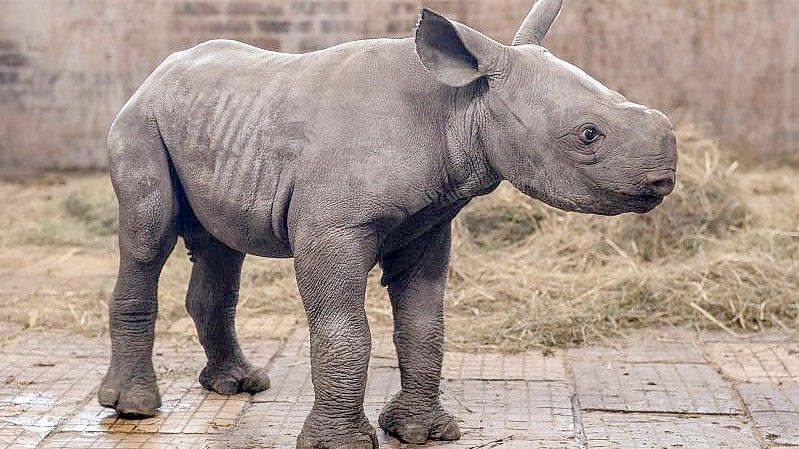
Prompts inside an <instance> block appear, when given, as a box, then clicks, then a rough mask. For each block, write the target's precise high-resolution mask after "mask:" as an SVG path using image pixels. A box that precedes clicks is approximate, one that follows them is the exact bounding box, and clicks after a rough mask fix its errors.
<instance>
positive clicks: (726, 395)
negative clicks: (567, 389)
mask: <svg viewBox="0 0 799 449" xmlns="http://www.w3.org/2000/svg"><path fill="white" fill-rule="evenodd" d="M573 366H574V374H575V379H576V388H577V394H578V396H579V398H580V404H581V406H582V408H583V409H594V410H617V411H627V412H631V411H636V412H666V413H712V414H731V413H733V414H736V413H740V412H741V410H740V408H739V406H738V404H737V403H736V402H735V400H734V399H733V392H732V390H731V389H730V386H729V385H727V383H726V382H725V381H724V380H723V379H722V378H721V376H720V375H719V374H718V373H717V372H716V370H715V369H714V368H713V367H712V366H710V365H702V364H693V363H692V364H681V363H651V364H641V363H626V362H617V361H613V360H609V361H599V360H596V361H575V362H573Z"/></svg>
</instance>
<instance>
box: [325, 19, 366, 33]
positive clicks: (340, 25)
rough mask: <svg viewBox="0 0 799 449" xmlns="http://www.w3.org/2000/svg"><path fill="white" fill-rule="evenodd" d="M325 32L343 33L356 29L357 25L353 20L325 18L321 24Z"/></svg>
mask: <svg viewBox="0 0 799 449" xmlns="http://www.w3.org/2000/svg"><path fill="white" fill-rule="evenodd" d="M320 28H321V30H322V32H323V33H341V32H345V31H356V28H357V27H356V26H355V24H354V23H353V22H352V21H351V20H323V21H322V22H321V24H320Z"/></svg>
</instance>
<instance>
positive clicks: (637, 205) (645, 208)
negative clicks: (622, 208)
mask: <svg viewBox="0 0 799 449" xmlns="http://www.w3.org/2000/svg"><path fill="white" fill-rule="evenodd" d="M624 197H625V201H624V202H625V203H627V204H628V205H629V206H630V208H631V209H632V211H633V212H637V213H646V212H649V211H651V210H652V209H654V208H656V207H657V206H658V205H659V204H660V203H662V202H663V198H664V197H663V196H662V195H656V194H652V193H645V194H639V195H625V196H624Z"/></svg>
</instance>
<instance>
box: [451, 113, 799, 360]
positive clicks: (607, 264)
mask: <svg viewBox="0 0 799 449" xmlns="http://www.w3.org/2000/svg"><path fill="white" fill-rule="evenodd" d="M679 140H680V150H681V153H680V162H679V168H678V184H677V187H676V190H675V192H674V193H673V194H672V195H671V196H669V197H668V198H667V199H666V201H664V203H663V204H662V205H661V206H660V207H659V208H658V209H656V211H655V212H653V213H650V214H647V215H625V216H621V217H614V218H605V217H594V216H586V215H577V214H566V213H563V212H560V211H557V210H554V209H552V208H549V207H547V206H544V205H542V204H541V203H539V202H536V201H533V200H530V199H528V198H526V197H524V196H523V195H522V194H520V193H518V192H517V191H515V190H513V189H512V188H511V187H508V186H503V187H501V188H500V189H499V191H498V192H496V193H495V194H493V195H491V196H489V197H486V198H479V199H477V200H476V201H475V202H474V204H472V205H470V206H469V208H468V209H467V210H465V211H464V213H463V214H462V215H461V216H460V217H459V219H458V220H457V221H456V224H455V239H454V254H453V263H452V269H451V276H450V287H449V298H448V304H447V313H448V318H449V321H448V336H449V338H450V341H451V344H453V345H454V346H456V347H466V348H471V349H475V348H485V349H488V348H501V349H506V350H520V349H524V348H528V347H532V346H540V345H545V346H549V345H570V344H579V343H583V342H587V341H595V340H604V339H609V338H611V337H613V336H615V335H617V334H622V333H623V332H624V330H625V329H626V328H631V327H642V326H647V325H664V324H670V325H680V324H696V325H700V326H705V325H708V326H712V327H716V328H722V329H725V330H726V331H727V332H730V333H736V332H738V331H739V330H759V329H762V328H764V327H769V326H777V327H783V328H790V329H796V328H799V233H796V232H791V231H790V230H788V231H784V230H783V231H780V230H775V229H769V228H765V227H764V226H768V225H769V224H770V223H761V220H759V218H760V217H758V216H755V215H753V213H752V211H751V210H750V208H749V206H748V204H747V201H746V198H745V194H744V192H743V187H744V186H743V183H742V181H741V178H740V177H739V176H738V175H737V172H736V164H734V163H731V162H729V161H728V160H727V159H726V158H725V157H724V155H723V153H722V152H721V151H720V150H719V148H718V147H717V146H716V145H715V144H714V143H713V142H711V141H709V140H706V139H703V138H701V137H700V136H699V135H698V134H697V133H696V131H695V130H694V129H693V128H691V127H685V128H683V129H682V130H681V131H680V132H679ZM795 193H796V192H795V191H794V194H795ZM796 212H797V213H799V211H796ZM783 218H785V217H783ZM796 218H797V217H796V215H794V216H791V217H787V219H785V220H783V221H785V222H788V223H791V222H792V223H793V225H794V227H793V228H792V229H793V230H794V231H795V230H796V229H797V227H796V226H797V224H799V220H797V219H796Z"/></svg>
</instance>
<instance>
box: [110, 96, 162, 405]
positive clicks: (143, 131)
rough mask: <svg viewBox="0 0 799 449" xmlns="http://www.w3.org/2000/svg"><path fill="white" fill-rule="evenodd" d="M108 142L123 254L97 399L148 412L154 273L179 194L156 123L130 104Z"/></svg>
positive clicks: (154, 394) (152, 383) (153, 398)
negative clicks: (107, 357)
mask: <svg viewBox="0 0 799 449" xmlns="http://www.w3.org/2000/svg"><path fill="white" fill-rule="evenodd" d="M126 112H127V114H126ZM108 145H109V148H108V150H109V156H110V164H109V166H110V170H111V179H112V182H113V184H114V190H115V191H116V195H117V199H118V201H119V252H120V259H119V275H118V277H117V282H116V286H115V288H114V291H113V293H112V295H111V299H110V300H109V302H108V310H109V321H110V334H111V364H110V366H109V368H108V372H107V374H106V376H105V378H104V380H103V382H102V384H101V385H100V389H99V390H98V392H97V398H98V401H99V402H100V404H101V405H103V406H105V407H109V408H114V409H115V410H116V411H117V413H119V414H120V415H123V416H129V417H147V416H152V415H154V414H155V412H156V409H157V408H158V407H160V406H161V398H160V396H159V394H158V385H157V384H156V376H155V369H154V368H153V361H152V351H153V340H154V337H155V317H156V314H157V312H158V304H157V292H158V278H159V276H160V274H161V268H162V267H163V266H164V263H165V262H166V260H167V258H168V257H169V254H170V253H171V252H172V249H173V248H174V246H175V242H176V241H177V229H176V228H177V226H176V223H177V214H178V208H177V201H176V197H175V193H174V192H175V189H174V184H173V180H172V175H171V170H170V167H169V162H168V158H167V153H166V148H164V145H163V142H162V141H161V137H160V134H159V133H158V130H157V126H156V125H155V123H154V122H148V121H147V120H146V119H143V118H142V117H141V114H140V111H138V110H136V109H135V107H133V108H129V109H128V110H123V113H122V114H120V117H119V118H118V119H117V121H116V122H115V124H114V126H113V127H112V129H111V132H110V134H109V139H108Z"/></svg>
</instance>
